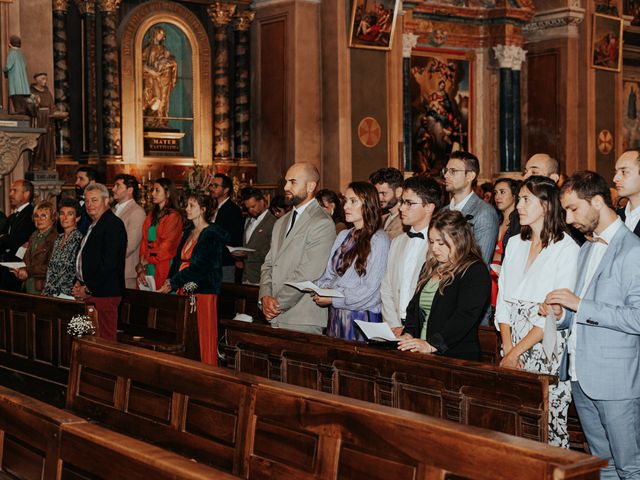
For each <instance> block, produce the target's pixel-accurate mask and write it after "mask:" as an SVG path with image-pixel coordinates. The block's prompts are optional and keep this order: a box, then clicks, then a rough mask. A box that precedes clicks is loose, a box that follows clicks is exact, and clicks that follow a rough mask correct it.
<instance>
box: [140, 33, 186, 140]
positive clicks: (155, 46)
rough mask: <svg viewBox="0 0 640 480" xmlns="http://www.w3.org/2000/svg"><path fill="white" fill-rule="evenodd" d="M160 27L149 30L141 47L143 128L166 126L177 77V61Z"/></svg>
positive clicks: (162, 127)
mask: <svg viewBox="0 0 640 480" xmlns="http://www.w3.org/2000/svg"><path fill="white" fill-rule="evenodd" d="M166 38H167V33H166V32H165V30H164V29H163V28H162V27H155V28H154V29H153V30H152V31H151V35H150V39H149V41H148V42H147V44H146V45H145V46H144V48H143V50H142V88H143V102H144V126H145V129H167V128H169V99H170V97H171V91H172V90H173V89H174V87H175V86H176V81H177V79H178V63H177V61H176V58H175V57H174V56H173V54H172V53H171V51H170V50H169V49H168V48H167V47H166V46H165V45H164V41H165V40H166Z"/></svg>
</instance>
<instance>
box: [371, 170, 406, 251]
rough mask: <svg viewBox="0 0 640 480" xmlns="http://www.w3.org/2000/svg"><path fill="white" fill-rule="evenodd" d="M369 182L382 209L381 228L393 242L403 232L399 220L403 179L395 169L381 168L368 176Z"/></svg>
mask: <svg viewBox="0 0 640 480" xmlns="http://www.w3.org/2000/svg"><path fill="white" fill-rule="evenodd" d="M369 181H370V182H371V183H372V184H373V186H374V187H376V190H378V198H379V199H380V208H382V213H383V216H382V228H384V231H385V232H386V233H387V235H389V238H390V239H391V240H393V239H394V238H396V237H397V236H398V235H400V234H401V233H404V232H405V230H406V229H405V227H404V225H402V220H401V218H400V203H399V202H400V197H402V185H403V184H404V177H403V176H402V172H401V171H400V170H398V169H397V168H392V167H388V168H381V169H379V170H376V171H375V172H373V173H372V174H371V175H369Z"/></svg>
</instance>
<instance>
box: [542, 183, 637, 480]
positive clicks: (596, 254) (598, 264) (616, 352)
mask: <svg viewBox="0 0 640 480" xmlns="http://www.w3.org/2000/svg"><path fill="white" fill-rule="evenodd" d="M561 202H562V207H563V208H564V209H565V211H566V212H567V223H570V224H572V225H573V226H574V227H576V228H577V229H578V230H580V231H581V232H583V233H585V234H587V235H590V236H591V237H592V241H589V242H586V243H585V244H584V245H583V246H582V248H581V249H580V255H579V257H578V265H579V269H578V279H577V281H576V287H575V289H574V290H573V291H571V290H569V289H566V288H564V289H559V290H553V291H552V292H550V293H549V294H548V295H547V297H546V299H545V304H543V307H541V314H546V311H547V308H545V305H550V306H551V308H553V312H554V314H555V316H556V318H557V319H559V320H560V322H559V323H558V328H569V329H570V336H569V340H568V346H567V351H566V352H565V355H564V356H563V360H562V363H561V365H560V372H559V374H560V380H563V381H564V380H567V379H568V378H570V379H571V389H572V392H573V398H574V401H575V404H576V408H577V410H578V415H579V416H580V423H581V424H582V428H583V430H584V433H585V436H586V437H587V442H588V443H589V448H590V450H591V453H592V454H593V455H596V456H598V457H602V458H605V459H607V460H608V461H609V465H608V466H607V467H606V468H604V469H603V470H602V475H601V477H600V478H603V479H619V478H624V479H631V478H633V479H640V429H639V428H638V424H639V422H640V275H638V272H640V239H638V237H637V236H635V235H634V234H633V233H632V232H630V231H629V229H627V228H626V227H625V225H624V224H623V223H622V221H621V220H620V219H619V218H618V216H617V215H616V212H615V211H614V210H613V209H612V208H611V193H610V190H609V185H608V184H607V182H606V181H605V180H604V178H602V177H601V176H600V175H598V174H597V173H595V172H576V173H574V174H573V175H572V176H571V177H570V178H569V179H568V180H567V181H566V182H565V184H564V185H563V186H562V194H561ZM559 268H561V267H559Z"/></svg>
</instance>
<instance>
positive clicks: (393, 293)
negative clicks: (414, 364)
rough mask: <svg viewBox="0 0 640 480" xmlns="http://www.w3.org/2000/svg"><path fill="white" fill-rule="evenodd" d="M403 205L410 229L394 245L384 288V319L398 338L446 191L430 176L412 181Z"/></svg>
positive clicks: (407, 183)
mask: <svg viewBox="0 0 640 480" xmlns="http://www.w3.org/2000/svg"><path fill="white" fill-rule="evenodd" d="M399 204H400V219H401V220H402V224H403V225H404V226H405V227H406V228H409V230H408V231H407V232H406V233H404V234H402V235H400V236H398V237H396V238H394V239H393V241H392V242H391V248H390V250H389V257H388V259H387V272H386V273H385V276H384V279H383V280H382V286H381V287H380V296H381V297H382V317H383V318H384V321H385V322H387V324H389V327H390V328H391V330H392V331H393V333H394V334H396V335H400V334H401V333H402V328H403V323H404V319H405V317H406V311H407V305H408V304H409V301H410V300H411V297H412V296H413V294H414V292H415V290H416V284H417V283H418V277H419V275H420V270H421V269H422V265H423V264H424V262H425V260H426V257H427V249H428V245H429V241H428V235H427V233H428V230H429V223H430V222H431V217H432V216H433V214H434V213H435V212H437V211H438V209H440V207H442V188H441V187H440V185H439V184H438V182H436V181H435V180H434V179H433V178H430V177H422V176H420V177H411V178H408V179H407V180H405V182H404V186H403V192H402V197H401V198H400V201H399Z"/></svg>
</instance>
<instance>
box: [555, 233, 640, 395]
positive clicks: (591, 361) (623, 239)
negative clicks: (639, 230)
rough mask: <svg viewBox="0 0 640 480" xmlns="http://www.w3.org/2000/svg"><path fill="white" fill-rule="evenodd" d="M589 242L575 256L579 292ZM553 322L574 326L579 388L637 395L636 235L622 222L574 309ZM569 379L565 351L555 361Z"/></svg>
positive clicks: (639, 310)
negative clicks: (577, 306) (578, 305)
mask: <svg viewBox="0 0 640 480" xmlns="http://www.w3.org/2000/svg"><path fill="white" fill-rule="evenodd" d="M592 246H593V244H592V243H590V242H586V243H585V244H584V245H583V246H582V248H581V249H580V256H579V257H578V262H579V263H578V264H579V269H578V279H577V281H576V288H575V290H574V292H575V293H576V294H580V292H581V291H582V289H583V286H584V281H585V278H584V276H585V273H586V269H587V259H588V256H589V253H590V251H591V248H592ZM565 311H566V315H565V318H564V319H563V320H562V322H560V323H559V324H558V328H560V329H562V328H569V327H570V326H571V325H572V324H573V323H574V322H575V326H574V329H576V330H577V332H578V339H577V345H576V358H575V360H576V374H577V376H578V382H579V383H580V386H581V387H582V390H583V391H584V392H585V393H586V394H587V395H588V396H589V397H591V398H593V399H594V400H625V399H632V398H638V397H640V239H639V238H638V237H637V236H636V235H634V234H633V233H632V232H631V231H629V229H628V228H626V227H625V226H624V225H623V226H621V227H620V229H619V230H618V231H617V232H616V234H615V235H614V236H613V238H612V240H611V243H610V244H609V246H608V248H607V250H606V252H605V254H604V256H603V257H602V261H601V262H600V265H599V266H598V268H597V269H596V271H595V273H594V275H593V279H592V281H591V284H590V285H589V287H588V289H587V291H586V292H585V295H584V297H583V298H582V300H581V301H580V307H579V308H578V311H577V312H576V313H574V312H571V311H568V310H565ZM559 373H560V379H561V380H568V379H569V377H568V355H567V351H566V350H565V352H564V356H563V359H562V362H561V364H560V372H559Z"/></svg>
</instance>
